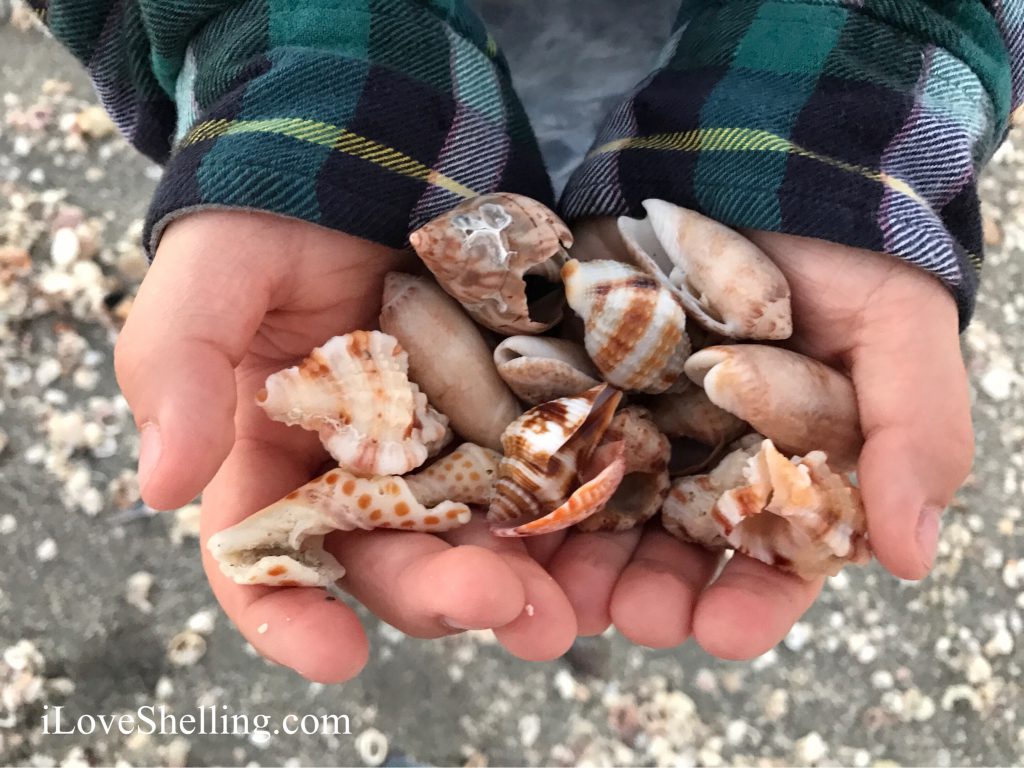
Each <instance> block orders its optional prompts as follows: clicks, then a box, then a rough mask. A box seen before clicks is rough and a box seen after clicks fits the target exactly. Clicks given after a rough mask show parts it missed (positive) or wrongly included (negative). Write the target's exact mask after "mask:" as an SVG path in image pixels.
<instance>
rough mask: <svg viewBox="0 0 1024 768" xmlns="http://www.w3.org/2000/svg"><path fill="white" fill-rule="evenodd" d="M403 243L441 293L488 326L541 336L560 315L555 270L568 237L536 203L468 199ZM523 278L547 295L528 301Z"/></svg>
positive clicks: (499, 196)
mask: <svg viewBox="0 0 1024 768" xmlns="http://www.w3.org/2000/svg"><path fill="white" fill-rule="evenodd" d="M409 242H410V243H411V244H412V247H413V248H414V249H415V250H416V253H417V254H418V255H419V257H420V258H421V259H422V260H423V263H424V264H426V265H427V267H428V268H429V269H430V271H431V272H433V273H434V276H435V277H436V278H437V281H438V283H440V284H441V287H442V288H444V289H445V290H446V291H447V292H448V293H450V294H451V295H452V296H454V297H455V298H456V299H458V300H459V302H460V303H461V304H462V306H463V307H465V308H466V311H467V312H469V314H470V315H472V316H473V318H474V319H475V320H476V321H477V322H478V323H481V324H482V325H485V326H487V327H488V328H491V329H493V330H495V331H498V332H499V333H504V334H508V335H511V334H515V333H540V332H542V331H546V330H547V329H548V328H551V327H552V326H553V325H554V324H555V323H557V322H558V321H559V320H560V319H561V317H562V296H561V292H560V291H559V290H557V288H558V286H557V283H558V280H559V277H558V271H559V269H560V268H561V266H562V264H563V263H564V261H565V258H566V255H565V249H566V248H568V247H569V246H571V245H572V233H571V232H570V231H569V228H568V227H566V226H565V224H564V223H563V222H562V221H561V220H560V219H559V218H558V217H557V216H556V215H555V214H554V213H553V212H551V211H550V210H549V209H548V208H546V207H545V206H543V205H541V204H540V203H538V202H537V201H536V200H531V199H530V198H528V197H523V196H522V195H513V194H507V193H496V194H491V195H482V196H480V197H475V198H473V199H472V200H467V201H466V202H464V203H461V204H460V205H458V206H457V207H455V208H453V209H452V210H451V211H449V212H448V213H446V214H444V215H443V216H439V217H438V218H436V219H434V220H433V221H431V222H429V223H427V224H425V225H424V226H422V227H421V228H420V229H418V230H416V231H415V232H413V233H412V234H411V235H410V236H409ZM527 275H530V276H533V277H534V278H536V279H537V280H539V281H541V282H547V283H550V284H551V285H549V286H548V289H549V290H547V291H546V292H542V295H541V296H540V297H538V298H536V299H533V298H532V297H531V296H530V295H528V292H527V287H528V286H527V282H526V280H525V279H524V278H525V276H527ZM531 293H532V291H531Z"/></svg>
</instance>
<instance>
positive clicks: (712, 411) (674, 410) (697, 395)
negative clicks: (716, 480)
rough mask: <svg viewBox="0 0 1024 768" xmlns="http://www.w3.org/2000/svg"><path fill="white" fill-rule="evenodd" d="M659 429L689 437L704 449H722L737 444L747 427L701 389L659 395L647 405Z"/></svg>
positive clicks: (667, 433) (678, 435) (672, 434)
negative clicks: (733, 442) (707, 446)
mask: <svg viewBox="0 0 1024 768" xmlns="http://www.w3.org/2000/svg"><path fill="white" fill-rule="evenodd" d="M646 405H647V407H648V408H649V409H650V411H651V416H652V417H653V419H654V423H655V424H657V425H658V429H660V430H661V431H662V432H664V433H665V434H666V435H668V436H669V437H689V438H691V439H693V440H697V441H698V442H701V443H704V444H705V445H711V446H715V445H722V444H723V443H728V442H730V441H732V440H735V439H736V438H738V437H739V436H740V435H742V434H743V433H744V432H745V431H747V426H746V424H744V423H743V421H742V420H741V419H738V418H736V417H735V416H733V415H732V414H731V413H729V412H728V411H726V410H723V409H722V408H719V407H718V406H717V405H715V404H714V403H712V402H711V400H710V399H709V398H708V396H707V393H706V392H704V390H703V389H701V388H700V387H695V386H692V385H691V386H690V387H688V388H686V389H684V390H683V391H682V392H668V393H665V394H663V395H657V396H656V397H652V398H650V399H649V400H648V401H647V402H646Z"/></svg>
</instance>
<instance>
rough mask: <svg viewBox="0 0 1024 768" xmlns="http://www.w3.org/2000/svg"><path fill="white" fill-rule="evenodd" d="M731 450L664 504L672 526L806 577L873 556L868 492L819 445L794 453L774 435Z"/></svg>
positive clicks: (677, 489) (678, 485) (686, 481)
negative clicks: (781, 447)
mask: <svg viewBox="0 0 1024 768" xmlns="http://www.w3.org/2000/svg"><path fill="white" fill-rule="evenodd" d="M751 453H752V450H751V449H748V450H741V451H738V452H736V453H734V454H731V455H730V456H729V457H727V458H726V460H725V461H724V462H723V465H721V466H720V467H719V468H718V469H716V470H715V472H712V473H711V475H702V476H700V477H692V478H684V479H683V480H680V481H679V482H677V483H676V485H675V486H674V487H673V489H672V492H671V494H670V495H669V498H668V500H667V501H666V503H665V507H664V509H663V517H664V520H665V525H666V528H668V529H669V530H670V531H673V532H679V531H682V533H683V537H684V538H686V539H688V540H692V541H697V542H698V543H704V544H706V545H708V546H711V547H717V546H722V545H723V543H724V544H725V545H727V546H731V547H735V548H736V549H738V550H739V551H741V552H743V553H744V554H746V555H749V556H750V557H753V558H755V559H756V560H760V561H761V562H763V563H767V564H768V565H774V566H776V567H778V568H780V569H782V570H785V571H788V572H791V573H795V574H796V575H797V576H800V577H801V578H804V579H814V578H818V577H820V576H831V575H835V574H836V573H838V572H839V570H840V569H841V568H842V567H843V566H844V565H846V564H847V563H865V562H867V561H868V559H869V558H870V550H869V549H868V544H867V519H866V517H865V514H864V506H863V503H862V502H861V498H860V492H859V491H858V490H857V488H855V487H854V486H853V485H851V484H850V482H849V481H848V480H847V479H846V477H844V476H843V475H840V474H836V473H835V472H833V471H832V470H831V469H830V468H829V466H828V463H827V457H826V456H825V454H824V453H822V452H821V451H813V452H812V453H810V454H808V455H807V456H805V457H803V458H794V459H787V458H786V457H785V456H783V455H782V454H781V453H779V452H778V450H777V449H776V448H775V446H774V445H773V444H772V442H771V441H770V440H765V441H763V442H762V443H761V445H760V447H759V448H758V449H757V450H754V451H753V453H752V455H751Z"/></svg>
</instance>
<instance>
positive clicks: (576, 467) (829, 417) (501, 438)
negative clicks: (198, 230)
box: [208, 194, 870, 586]
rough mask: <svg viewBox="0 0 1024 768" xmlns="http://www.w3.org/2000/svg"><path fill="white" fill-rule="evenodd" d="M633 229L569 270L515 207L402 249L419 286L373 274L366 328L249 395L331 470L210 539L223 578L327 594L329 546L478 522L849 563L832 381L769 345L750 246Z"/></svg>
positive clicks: (662, 212)
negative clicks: (320, 450)
mask: <svg viewBox="0 0 1024 768" xmlns="http://www.w3.org/2000/svg"><path fill="white" fill-rule="evenodd" d="M645 208H646V210H647V214H648V215H647V217H646V218H644V219H640V220H638V219H631V218H625V217H624V218H620V219H619V220H618V222H617V226H615V225H612V226H606V224H607V223H602V224H598V225H596V226H595V225H592V228H591V229H590V230H589V231H588V232H587V239H588V242H587V243H583V242H581V243H580V244H579V245H577V246H576V247H575V248H574V249H573V250H572V255H571V256H570V254H569V249H570V248H571V247H572V246H573V236H572V234H571V233H570V231H569V229H568V228H567V227H566V226H565V224H564V223H562V222H561V221H560V220H559V219H558V218H557V216H555V214H554V213H552V212H551V211H550V210H548V209H547V208H545V207H544V206H543V205H541V204H540V203H537V202H535V201H533V200H530V199H528V198H524V197H521V196H517V195H512V194H492V195H485V196H482V197H478V198H474V199H472V200H469V201H467V202H465V203H463V204H461V205H459V206H458V207H457V208H455V209H453V210H452V211H450V212H449V213H447V214H445V215H443V216H441V217H439V218H438V219H436V220H434V221H432V222H430V223H429V224H427V225H425V226H424V227H422V228H421V229H419V230H417V231H415V232H413V233H412V235H411V236H410V242H411V243H412V245H413V247H414V248H415V250H416V252H417V253H418V255H419V256H420V258H421V259H422V261H423V263H424V264H425V265H426V266H427V267H428V268H429V270H430V271H431V272H432V273H433V276H434V278H436V281H435V280H432V279H430V277H427V276H417V275H412V274H404V273H391V274H389V275H388V276H387V278H386V281H385V286H384V297H383V308H382V310H381V314H380V327H381V329H382V330H381V331H356V332H353V333H349V334H346V335H344V336H337V337H335V338H333V339H331V340H330V341H328V342H327V343H326V344H324V345H323V346H321V347H319V348H317V349H314V350H313V352H312V353H311V354H310V355H309V357H308V358H306V360H304V361H303V362H302V364H301V365H299V366H296V367H292V368H289V369H287V370H284V371H281V372H279V373H276V374H274V375H272V376H270V377H269V378H268V379H267V382H266V388H265V389H264V390H263V391H262V392H260V395H259V397H258V402H259V404H260V405H261V406H262V407H263V409H264V410H265V411H266V413H267V415H268V416H269V417H270V418H272V419H275V420H277V421H281V422H284V423H286V424H289V425H299V426H301V427H303V428H305V429H309V430H315V431H316V432H317V433H318V434H319V437H320V440H321V441H322V442H323V444H324V447H325V448H326V449H327V451H328V452H329V453H330V454H331V456H332V457H333V458H334V460H335V461H337V463H338V467H337V468H336V469H332V470H330V471H329V472H327V473H326V474H324V475H322V476H321V477H318V478H316V479H315V480H312V481H310V482H309V483H307V484H306V485H304V486H302V487H301V488H299V489H298V490H296V491H294V492H292V493H290V494H289V495H288V496H287V497H285V498H284V499H281V500H280V501H278V502H276V503H274V504H272V505H270V506H269V507H267V508H265V509H263V510H261V511H259V512H257V513H256V514H254V515H252V516H251V517H249V518H247V519H246V520H243V521H242V522H240V523H238V524H237V525H235V526H233V527H231V528H228V529H226V530H224V531H221V532H220V533H218V534H216V535H214V536H213V537H211V538H210V540H209V542H208V547H209V549H210V551H211V552H212V553H213V555H214V556H215V558H216V559H217V561H218V562H219V563H220V566H221V569H222V570H223V571H224V573H226V574H227V575H228V576H230V577H231V578H233V579H234V580H235V581H237V582H239V583H243V584H273V585H279V586H296V585H326V584H329V583H331V582H333V581H335V580H337V579H339V578H340V577H342V576H343V575H344V572H345V571H344V568H343V567H342V566H341V564H340V563H338V562H337V560H336V559H335V558H334V557H333V556H332V555H331V554H330V553H329V552H327V551H326V550H325V548H324V537H325V535H326V534H328V533H330V532H332V531H351V530H355V529H372V528H393V529H400V530H414V531H430V532H442V531H446V530H450V529H452V528H455V527H458V526H460V525H464V524H465V523H467V522H468V521H469V520H470V518H471V515H472V511H473V508H477V509H483V508H486V509H487V517H488V520H489V521H490V522H491V524H492V531H493V533H494V534H496V535H499V536H530V535H535V534H543V533H548V532H551V531H556V530H560V529H564V528H568V527H570V526H576V527H577V528H579V529H581V530H584V531H597V530H606V531H608V530H618V531H621V530H626V529H629V528H632V527H633V526H637V525H642V524H644V523H645V522H647V521H648V520H649V519H651V518H653V517H654V516H655V515H657V514H658V513H659V512H660V514H661V522H662V524H663V525H664V527H665V529H666V530H668V531H669V532H670V533H672V534H673V535H675V536H677V537H679V538H681V539H683V540H686V541H689V542H695V543H698V544H702V545H704V546H706V547H709V548H723V549H724V548H733V549H737V550H739V551H741V552H744V553H746V554H747V555H749V556H751V557H754V558H756V559H758V560H761V561H763V562H765V563H768V564H770V565H774V566H776V567H778V568H781V569H783V570H786V571H789V572H791V573H795V574H797V575H798V576H800V577H803V578H807V579H811V578H815V577H818V576H821V575H824V574H834V573H836V572H837V571H838V570H839V569H840V568H841V567H842V566H843V565H845V564H846V563H851V562H853V563H864V562H866V561H867V560H868V558H869V557H870V554H869V549H868V544H867V537H866V521H865V516H864V509H863V505H862V503H861V499H860V494H859V492H858V490H857V488H856V487H855V486H854V485H852V484H851V482H850V477H849V473H850V472H851V471H852V470H853V469H854V467H855V464H856V461H857V457H858V455H859V453H860V449H861V445H862V436H861V431H860V426H859V420H858V414H857V403H856V399H855V396H854V391H853V386H852V384H851V382H850V381H849V380H848V379H847V378H846V377H845V376H843V375H842V374H840V373H838V372H837V371H835V370H833V369H831V368H829V367H828V366H826V365H824V364H822V363H819V362H817V361H815V360H812V359H810V358H807V357H804V356H802V355H799V354H797V353H795V352H792V351H789V350H787V349H785V348H783V347H781V346H777V345H772V344H769V343H765V342H776V341H780V340H783V339H786V338H788V337H789V336H790V335H791V333H792V327H793V324H792V317H791V309H790V291H789V286H788V285H787V283H786V280H785V277H784V276H783V274H782V273H781V272H780V271H779V269H778V268H777V267H776V266H775V264H774V263H773V262H772V261H771V260H770V259H769V258H768V256H767V255H765V254H764V253H763V252H762V251H761V250H760V249H758V248H757V247H756V246H755V245H754V244H753V243H752V242H750V241H749V240H747V239H745V238H744V237H742V236H741V235H740V234H739V233H737V232H734V231H733V230H731V229H729V228H727V227H725V226H723V225H721V224H719V223H717V222H715V221H712V220H711V219H708V218H706V217H704V216H701V215H700V214H697V213H695V212H693V211H689V210H685V209H682V208H679V207H676V206H674V205H671V204H669V203H666V202H662V201H659V200H648V201H647V202H646V203H645ZM602 256H608V257H609V258H601V257H602ZM442 289H443V290H442ZM566 303H567V304H568V305H569V307H570V308H571V309H572V314H569V313H566V312H565V311H564V305H565V304H566ZM474 321H475V322H474ZM499 337H500V338H499ZM737 342H741V343H737ZM421 388H422V389H421ZM524 407H527V408H528V410H526V411H525V412H523V409H524ZM453 433H455V434H457V435H458V436H459V437H460V438H461V439H462V440H463V441H465V442H462V443H461V444H458V447H456V448H454V450H448V449H447V446H450V445H454V444H456V443H457V441H453ZM446 450H447V451H448V452H446ZM430 459H433V461H432V462H431V463H430V464H429V465H427V466H426V467H425V468H422V469H421V467H422V466H423V465H424V464H426V463H427V462H428V460H430Z"/></svg>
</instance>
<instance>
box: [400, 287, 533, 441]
mask: <svg viewBox="0 0 1024 768" xmlns="http://www.w3.org/2000/svg"><path fill="white" fill-rule="evenodd" d="M380 327H381V329H382V330H383V331H384V332H385V333H389V334H391V335H392V336H394V337H395V338H396V339H398V343H399V344H401V345H402V347H403V349H405V351H406V352H407V353H408V355H409V373H410V375H411V377H412V379H413V381H415V382H416V383H417V384H419V386H420V387H421V388H422V389H423V391H424V392H425V393H426V395H427V397H428V398H429V399H430V402H431V403H432V404H433V405H435V406H437V408H439V409H440V410H441V412H442V413H444V414H445V415H446V416H448V418H449V419H450V420H451V425H452V428H453V429H454V430H455V431H456V432H458V433H459V435H461V436H462V437H464V438H465V439H466V440H470V441H472V442H474V443H478V444H479V445H484V446H487V447H488V448H493V449H495V450H497V449H498V448H500V447H501V433H502V432H503V431H504V430H505V427H507V426H508V425H509V424H511V423H512V422H513V421H514V420H515V419H516V418H518V416H519V414H520V413H522V408H520V407H519V403H518V402H516V398H515V397H514V396H513V394H512V392H511V390H509V388H508V387H507V386H506V385H505V383H504V382H503V381H502V380H501V377H499V376H498V373H497V372H496V371H495V370H494V361H493V359H492V356H491V348H490V346H489V345H488V344H487V342H486V341H485V340H484V337H483V335H482V334H481V333H480V330H479V328H477V326H476V325H475V324H474V323H473V321H472V320H470V319H469V317H467V316H466V313H465V312H463V311H462V308H461V307H460V306H459V304H458V302H456V301H455V300H454V299H453V298H451V297H450V296H449V295H448V294H446V293H445V292H444V291H442V290H441V289H440V288H439V287H438V286H437V284H436V283H435V282H434V281H433V280H431V279H429V278H426V277H415V276H413V275H406V274H403V273H401V272H392V273H390V274H388V276H387V277H386V278H385V279H384V304H383V307H382V308H381V311H380Z"/></svg>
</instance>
